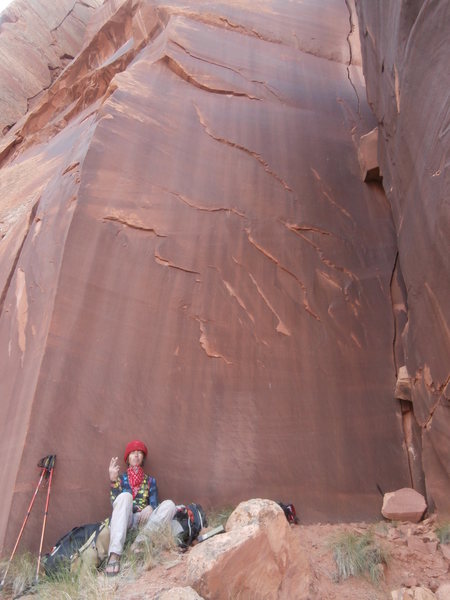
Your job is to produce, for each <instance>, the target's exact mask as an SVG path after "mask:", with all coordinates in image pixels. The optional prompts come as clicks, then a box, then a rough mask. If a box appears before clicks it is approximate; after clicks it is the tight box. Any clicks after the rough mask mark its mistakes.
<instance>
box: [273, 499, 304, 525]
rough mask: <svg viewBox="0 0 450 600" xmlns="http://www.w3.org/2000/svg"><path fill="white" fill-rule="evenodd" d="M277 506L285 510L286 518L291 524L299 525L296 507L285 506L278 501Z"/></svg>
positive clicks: (291, 505)
mask: <svg viewBox="0 0 450 600" xmlns="http://www.w3.org/2000/svg"><path fill="white" fill-rule="evenodd" d="M277 504H278V506H281V508H282V509H283V512H284V516H285V517H286V519H287V520H288V522H289V523H294V524H297V523H298V522H299V518H298V517H297V513H296V511H295V506H294V505H293V504H283V502H280V501H278V502H277Z"/></svg>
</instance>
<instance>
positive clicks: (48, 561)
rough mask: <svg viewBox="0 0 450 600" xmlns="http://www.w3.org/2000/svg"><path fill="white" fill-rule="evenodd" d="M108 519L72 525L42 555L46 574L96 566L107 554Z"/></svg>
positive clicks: (50, 574)
mask: <svg viewBox="0 0 450 600" xmlns="http://www.w3.org/2000/svg"><path fill="white" fill-rule="evenodd" d="M108 525H109V519H106V520H105V521H103V522H101V523H90V524H88V525H81V526H80V527H74V528H73V529H72V530H71V531H69V533H66V535H64V536H63V537H62V538H61V539H59V540H58V541H57V542H56V544H55V545H54V546H53V548H52V550H51V552H49V553H48V554H45V555H44V556H43V557H42V564H43V565H44V570H45V573H46V575H49V576H52V575H55V574H57V573H60V572H62V571H66V572H68V571H79V570H81V569H86V568H94V567H95V568H97V567H99V566H100V564H101V563H102V562H103V561H104V560H105V558H106V557H107V556H108V547H109V527H108Z"/></svg>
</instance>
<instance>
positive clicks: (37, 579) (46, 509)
mask: <svg viewBox="0 0 450 600" xmlns="http://www.w3.org/2000/svg"><path fill="white" fill-rule="evenodd" d="M55 460H56V454H52V455H50V462H49V466H48V468H49V469H50V477H49V480H48V489H47V500H46V502H45V511H44V522H43V523H42V533H41V543H40V545H39V556H38V562H37V567H36V578H35V583H37V582H38V581H39V567H40V566H41V555H42V545H43V543H44V533H45V525H46V523H47V515H48V503H49V500H50V488H51V486H52V478H53V471H54V469H55Z"/></svg>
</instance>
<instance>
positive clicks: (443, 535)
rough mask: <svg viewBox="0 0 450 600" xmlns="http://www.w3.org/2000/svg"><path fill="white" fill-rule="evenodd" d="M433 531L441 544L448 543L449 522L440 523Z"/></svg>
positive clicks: (449, 537)
mask: <svg viewBox="0 0 450 600" xmlns="http://www.w3.org/2000/svg"><path fill="white" fill-rule="evenodd" d="M435 531H436V535H437V537H438V540H439V541H440V543H441V544H450V522H446V523H440V524H439V525H438V526H437V527H436V530H435Z"/></svg>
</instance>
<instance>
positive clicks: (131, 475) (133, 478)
mask: <svg viewBox="0 0 450 600" xmlns="http://www.w3.org/2000/svg"><path fill="white" fill-rule="evenodd" d="M127 475H128V482H129V484H130V487H131V491H132V492H133V498H135V497H136V494H137V493H138V490H139V488H140V487H141V483H142V482H143V481H144V477H145V473H144V469H143V468H142V467H128V469H127Z"/></svg>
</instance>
